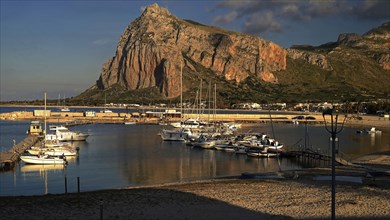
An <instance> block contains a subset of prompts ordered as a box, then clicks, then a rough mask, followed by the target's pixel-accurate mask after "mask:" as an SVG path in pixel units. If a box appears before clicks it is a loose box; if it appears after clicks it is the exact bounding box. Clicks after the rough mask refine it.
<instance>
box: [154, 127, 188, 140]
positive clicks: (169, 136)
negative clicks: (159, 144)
mask: <svg viewBox="0 0 390 220" xmlns="http://www.w3.org/2000/svg"><path fill="white" fill-rule="evenodd" d="M188 135H191V130H190V129H174V130H167V129H163V130H162V131H161V132H160V136H161V139H162V140H163V141H185V140H186V139H187V137H188Z"/></svg>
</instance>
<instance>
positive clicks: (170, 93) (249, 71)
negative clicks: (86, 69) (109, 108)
mask: <svg viewBox="0 0 390 220" xmlns="http://www.w3.org/2000/svg"><path fill="white" fill-rule="evenodd" d="M181 63H182V64H183V65H184V66H185V67H187V68H188V69H190V70H191V71H192V72H196V71H197V70H196V68H195V67H194V66H193V65H191V63H197V64H199V65H200V66H202V67H203V68H205V69H207V70H210V71H212V72H213V73H214V74H215V75H218V76H220V77H222V78H224V79H226V80H228V81H231V82H233V83H241V82H242V81H243V80H245V79H246V78H247V77H248V76H249V75H255V76H256V77H257V78H258V79H259V80H263V81H267V82H271V83H275V82H277V78H276V77H275V76H274V75H273V74H272V72H273V71H278V70H282V69H285V68H286V50H285V49H283V48H282V47H280V46H278V45H276V44H274V43H272V42H268V41H265V40H263V39H261V38H258V37H255V36H249V35H244V34H240V33H234V32H228V31H226V30H222V29H218V28H211V27H207V26H203V25H200V24H196V23H194V22H190V21H185V20H182V19H179V18H177V17H175V16H173V15H172V14H171V13H170V12H169V11H168V10H167V9H165V8H161V7H159V6H158V5H157V4H153V5H151V6H149V7H147V8H146V9H145V11H144V12H143V13H142V15H141V17H139V18H138V19H136V20H135V21H134V22H132V23H131V24H130V25H129V26H128V27H127V28H126V30H125V31H124V33H123V34H122V36H121V37H120V40H119V43H118V47H117V52H116V55H115V57H113V58H112V59H110V60H108V61H107V62H106V63H105V64H104V65H103V69H102V74H101V77H100V79H99V80H98V82H97V85H98V87H99V88H100V89H106V88H110V87H111V86H113V85H115V84H120V85H121V86H123V87H125V88H126V89H127V90H135V89H143V88H150V87H157V88H158V89H159V91H160V92H161V93H162V94H163V96H164V97H166V98H173V97H177V96H178V95H180V83H179V80H180V68H181ZM187 68H185V69H187Z"/></svg>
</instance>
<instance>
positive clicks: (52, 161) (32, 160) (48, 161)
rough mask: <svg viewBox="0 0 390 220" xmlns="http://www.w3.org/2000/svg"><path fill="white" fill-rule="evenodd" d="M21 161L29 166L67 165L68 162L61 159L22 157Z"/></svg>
mask: <svg viewBox="0 0 390 220" xmlns="http://www.w3.org/2000/svg"><path fill="white" fill-rule="evenodd" d="M20 159H21V160H22V161H23V162H25V163H28V164H66V160H65V159H64V158H59V157H37V156H20Z"/></svg>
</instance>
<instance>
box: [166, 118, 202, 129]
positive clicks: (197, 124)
mask: <svg viewBox="0 0 390 220" xmlns="http://www.w3.org/2000/svg"><path fill="white" fill-rule="evenodd" d="M170 125H171V126H173V127H174V128H201V127H202V126H203V125H202V124H201V121H200V120H198V119H193V118H189V119H187V120H185V121H180V122H172V123H171V124H170Z"/></svg>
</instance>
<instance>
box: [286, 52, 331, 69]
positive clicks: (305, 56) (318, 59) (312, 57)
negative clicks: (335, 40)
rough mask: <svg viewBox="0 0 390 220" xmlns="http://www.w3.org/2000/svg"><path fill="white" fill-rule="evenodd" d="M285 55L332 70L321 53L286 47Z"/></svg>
mask: <svg viewBox="0 0 390 220" xmlns="http://www.w3.org/2000/svg"><path fill="white" fill-rule="evenodd" d="M287 56H288V57H290V58H292V59H294V60H296V59H302V60H304V61H306V62H307V63H309V64H312V65H316V66H319V67H321V68H322V69H324V70H328V71H330V70H333V68H332V66H331V65H330V64H329V62H328V60H327V59H326V57H325V56H324V55H322V54H318V53H314V52H309V51H303V50H297V49H288V50H287Z"/></svg>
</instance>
